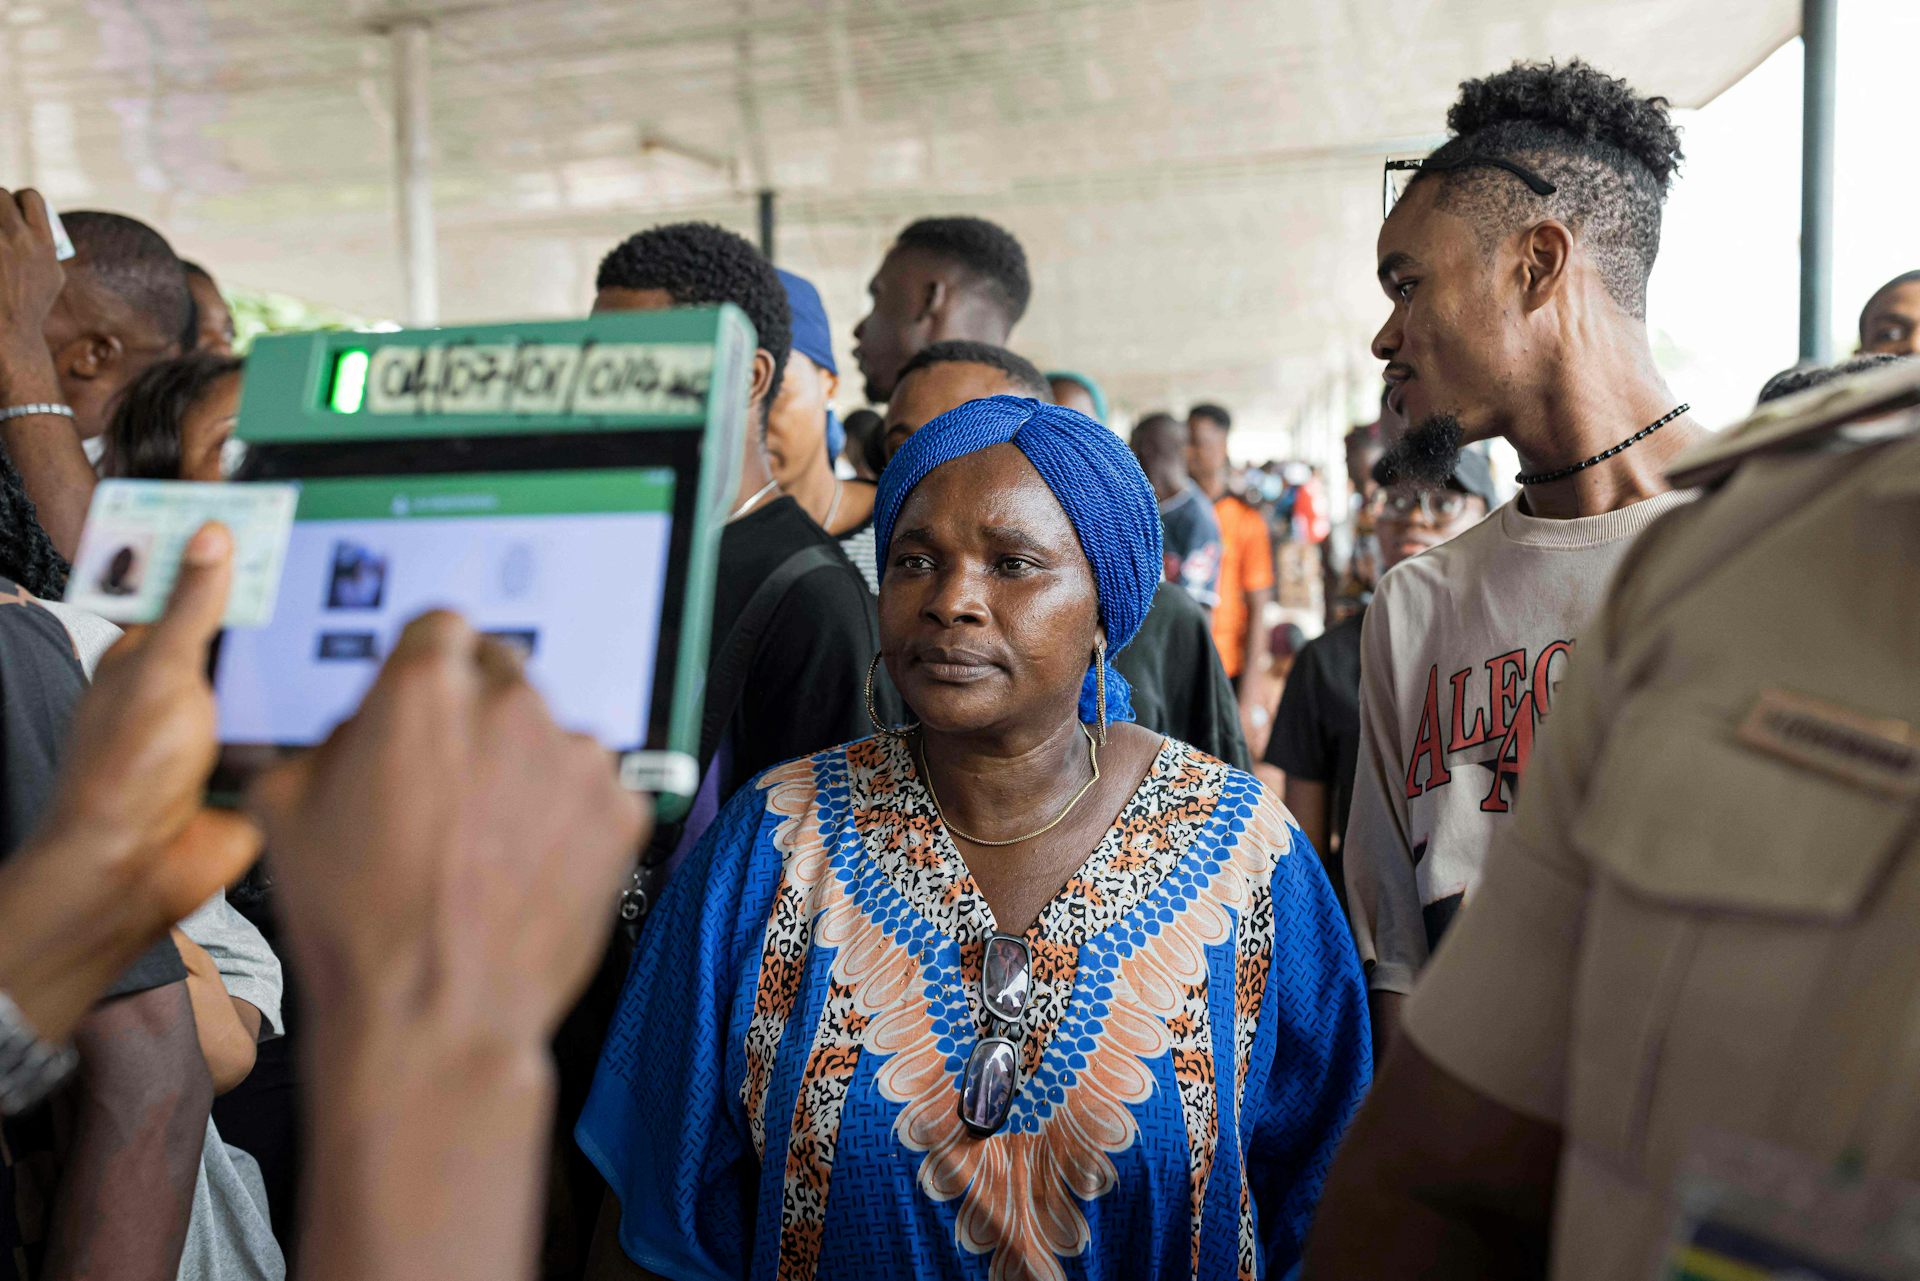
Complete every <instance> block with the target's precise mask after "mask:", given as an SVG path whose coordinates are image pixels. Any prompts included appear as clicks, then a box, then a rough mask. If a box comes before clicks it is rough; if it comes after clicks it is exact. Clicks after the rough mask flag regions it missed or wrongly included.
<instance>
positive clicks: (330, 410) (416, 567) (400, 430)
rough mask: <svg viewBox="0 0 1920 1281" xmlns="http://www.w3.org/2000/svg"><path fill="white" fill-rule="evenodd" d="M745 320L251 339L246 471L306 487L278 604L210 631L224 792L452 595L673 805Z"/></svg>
mask: <svg viewBox="0 0 1920 1281" xmlns="http://www.w3.org/2000/svg"><path fill="white" fill-rule="evenodd" d="M754 342H755V338H754V333H753V328H752V326H751V324H749V323H748V322H747V320H746V318H745V317H744V316H743V315H742V314H741V313H740V312H739V311H738V310H736V309H735V308H733V307H731V306H722V307H718V308H705V309H698V310H687V311H675V312H661V313H650V314H625V315H608V316H597V317H593V318H591V319H589V320H585V321H567V322H558V323H529V324H520V325H492V326H484V327H474V328H449V329H433V330H417V331H399V332H395V333H382V334H356V333H325V334H300V335H291V336H281V337H270V338H264V339H262V340H261V341H260V342H259V343H258V344H256V346H255V347H254V349H253V352H252V354H251V356H250V357H249V360H248V370H247V385H246V392H245V396H244V399H243V402H242V404H241V408H240V421H239V428H238V435H239V437H240V439H242V440H244V441H245V442H246V443H247V445H248V450H249V453H248V463H247V466H246V468H245V470H244V471H243V473H242V475H241V477H240V479H239V481H238V482H237V487H238V488H240V489H252V488H256V487H257V488H259V489H261V490H263V491H265V490H266V489H267V488H268V487H270V486H272V487H282V488H285V487H289V486H291V487H293V488H294V489H296V490H297V494H298V497H297V502H296V503H295V504H294V506H293V510H292V522H291V529H290V530H289V531H286V532H285V533H284V535H283V538H284V568H283V569H282V570H281V572H280V574H279V578H278V583H277V586H276V587H275V588H274V589H273V591H272V601H271V608H270V609H269V610H267V611H265V613H264V615H262V616H260V617H257V618H250V619H248V620H247V621H249V622H252V623H255V624H256V625H253V626H248V627H238V626H236V627H232V628H230V629H229V630H228V631H227V632H225V633H224V634H223V635H222V637H221V640H220V643H219V645H218V647H217V649H216V652H215V655H214V660H213V684H214V690H215V694H216V696H217V700H218V704H219V717H220V740H221V745H222V746H221V759H220V764H219V766H218V768H217V769H216V772H215V776H214V783H213V791H214V793H215V795H216V796H221V795H233V794H236V793H237V792H238V791H239V790H240V789H241V788H243V787H244V786H245V783H246V781H247V778H248V777H249V776H250V775H251V774H252V773H254V772H255V771H257V770H258V769H260V768H262V767H263V766H265V765H267V764H269V763H271V762H272V761H273V760H275V759H278V758H279V757H281V756H282V755H284V754H286V753H288V752H292V751H297V750H300V749H302V748H306V747H310V746H312V745H313V744H315V743H317V742H319V741H321V740H322V739H324V738H325V737H326V735H327V734H328V733H329V732H330V731H331V730H332V729H333V728H334V726H336V725H337V724H339V722H340V721H341V720H342V719H344V718H345V717H346V716H348V715H349V714H350V713H351V712H352V711H353V709H354V708H355V707H356V706H357V705H358V703H359V701H360V699H361V697H362V696H363V695H364V694H365V692H366V690H367V688H368V686H369V685H370V684H371V682H372V680H373V678H374V675H375V673H376V672H377V671H378V669H379V665H380V662H381V660H382V659H384V658H385V657H386V655H387V654H388V653H389V652H390V651H391V649H392V646H393V643H394V641H395V640H396V638H397V637H398V636H399V634H400V632H401V630H402V629H403V628H404V627H405V626H406V624H407V623H408V622H409V621H410V620H412V619H413V618H416V617H418V616H419V615H420V614H421V613H424V612H426V611H428V610H432V609H451V610H454V611H456V612H458V613H460V614H462V615H464V616H465V617H466V618H467V619H468V621H469V622H471V623H472V624H473V625H474V626H475V627H476V628H477V629H479V630H480V631H482V632H485V633H487V634H489V635H492V636H494V637H496V638H498V639H500V640H503V641H505V642H507V643H508V644H511V645H513V646H514V647H515V648H517V649H518V650H520V651H521V653H522V654H523V655H524V657H525V660H526V670H527V674H528V677H529V679H530V680H531V681H532V683H533V684H534V686H535V687H536V688H537V689H539V690H540V692H541V693H542V694H543V695H544V696H545V698H546V699H547V701H548V703H549V705H550V706H551V707H552V709H553V713H554V715H555V718H556V719H557V720H559V721H560V723H561V724H562V725H564V726H566V727H567V728H569V729H572V730H576V731H579V732H583V733H587V734H591V735H593V736H594V737H595V738H597V739H598V740H599V741H600V742H602V743H603V744H605V745H606V746H607V747H608V748H609V749H611V750H612V751H614V752H616V753H618V754H619V757H620V769H621V777H622V780H623V781H624V782H626V783H627V784H628V785H629V786H633V787H637V788H644V789H645V790H649V791H653V792H656V793H657V794H658V795H659V803H660V808H661V811H662V812H663V813H664V814H666V815H668V816H669V817H671V816H673V815H674V814H675V813H677V812H678V810H679V809H681V808H683V807H684V805H685V803H686V801H687V799H688V798H690V797H691V795H692V793H693V791H694V789H695V787H696V785H697V783H698V777H697V772H696V768H695V765H694V756H695V753H696V751H697V749H698V741H699V729H700V699H701V691H702V686H703V683H704V675H705V664H706V655H707V641H708V628H709V612H710V609H711V601H712V594H713V571H714V561H715V558H716V555H717V552H718V542H719V534H720V528H721V525H722V524H723V522H724V519H725V516H726V512H725V504H726V502H727V499H728V497H729V496H730V495H731V494H732V492H733V489H734V486H735V483H736V481H737V478H738V466H739V453H740V442H741V437H742V433H743V432H744V430H745V421H744V413H743V406H742V403H741V402H742V398H741V397H740V396H739V395H737V394H730V391H731V389H733V388H736V387H739V386H742V385H744V383H745V381H746V379H747V376H748V371H749V369H750V364H751V360H752V355H753V349H754ZM172 488H175V489H179V488H185V487H181V486H173V487H172ZM187 533H191V530H190V529H189V530H188V531H187ZM184 536H185V535H182V537H184ZM95 554H96V555H97V554H100V553H95ZM248 554H249V553H248V549H247V548H246V547H245V545H244V543H243V544H242V546H241V549H240V558H241V559H242V560H245V559H246V558H247V556H248ZM83 560H84V557H83ZM110 568H111V567H110V566H109V569H110Z"/></svg>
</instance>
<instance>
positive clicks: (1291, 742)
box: [1266, 449, 1500, 897]
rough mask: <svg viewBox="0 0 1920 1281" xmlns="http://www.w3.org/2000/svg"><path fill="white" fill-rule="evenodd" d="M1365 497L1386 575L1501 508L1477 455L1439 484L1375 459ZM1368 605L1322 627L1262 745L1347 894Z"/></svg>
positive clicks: (1468, 454)
mask: <svg viewBox="0 0 1920 1281" xmlns="http://www.w3.org/2000/svg"><path fill="white" fill-rule="evenodd" d="M1371 480H1372V482H1373V483H1372V484H1371V485H1370V486H1369V489H1371V490H1372V491H1373V494H1372V497H1371V498H1370V499H1369V503H1370V509H1369V512H1368V514H1369V515H1370V517H1371V520H1372V525H1373V528H1374V530H1375V534H1376V537H1377V538H1378V541H1379V546H1380V572H1381V573H1382V574H1383V575H1384V574H1385V573H1386V571H1388V570H1390V569H1392V568H1393V567H1394V566H1396V565H1398V564H1399V563H1400V562H1401V561H1403V560H1408V559H1410V558H1412V557H1414V556H1418V555H1419V554H1420V553H1422V552H1425V551H1430V550H1432V549H1433V548H1435V547H1438V546H1439V545H1440V544H1441V543H1444V542H1447V541H1448V540H1449V539H1452V538H1455V537H1457V536H1459V535H1460V534H1464V533H1465V532H1466V531H1467V530H1469V529H1471V528H1472V527H1473V526H1475V525H1477V524H1479V523H1480V522H1481V521H1482V520H1484V519H1486V516H1487V513H1488V512H1490V511H1492V510H1493V509H1494V508H1495V507H1497V506H1499V505H1500V500H1499V497H1498V495H1497V494H1496V493H1495V492H1494V487H1493V472H1492V469H1491V468H1489V467H1488V465H1487V460H1486V456H1485V455H1484V454H1482V453H1481V452H1480V451H1478V450H1472V449H1469V450H1463V451H1461V454H1460V459H1459V461H1458V462H1456V463H1455V464H1454V467H1453V474H1452V475H1451V476H1449V477H1447V479H1446V481H1445V483H1444V484H1442V485H1441V486H1439V487H1431V486H1426V485H1421V484H1418V483H1416V482H1414V481H1413V480H1411V479H1409V478H1406V477H1400V478H1397V479H1396V478H1394V477H1393V476H1392V475H1391V473H1390V472H1388V470H1387V469H1386V468H1384V467H1382V466H1381V465H1380V464H1379V463H1378V462H1376V463H1375V465H1374V467H1373V474H1372V477H1371ZM1365 618H1366V608H1365V606H1362V607H1361V608H1360V610H1359V611H1358V612H1357V613H1355V614H1353V615H1351V616H1350V617H1347V618H1344V619H1342V620H1341V621H1340V622H1338V623H1335V624H1334V625H1333V626H1332V627H1329V628H1328V629H1327V630H1326V631H1325V632H1324V633H1322V634H1321V635H1320V636H1319V637H1317V638H1316V639H1314V640H1312V641H1310V642H1309V643H1308V644H1307V646H1306V648H1305V649H1303V650H1301V651H1300V656H1299V657H1298V658H1297V659H1295V660H1294V664H1293V671H1292V672H1291V673H1289V674H1288V676H1287V686H1286V691H1285V692H1284V693H1283V694H1281V696H1280V711H1279V713H1278V714H1277V715H1276V716H1275V717H1274V720H1273V734H1272V735H1271V736H1270V737H1269V738H1268V739H1267V752H1266V762H1267V764H1269V765H1271V766H1273V767H1274V768H1275V769H1277V770H1279V771H1281V772H1282V773H1283V774H1285V775H1286V777H1287V783H1286V790H1285V797H1286V802H1287V808H1288V809H1289V810H1291V811H1292V812H1293V816H1294V818H1295V819H1297V820H1298V821H1299V823H1300V830H1302V831H1303V832H1305V833H1306V834H1307V839H1309V840H1311V841H1312V842H1313V848H1314V849H1316V850H1318V851H1320V859H1321V861H1322V862H1323V863H1324V864H1325V865H1326V868H1327V876H1328V878H1329V879H1330V880H1332V882H1333V886H1334V888H1335V889H1336V890H1338V891H1340V892H1341V894H1342V896H1343V897H1344V895H1345V890H1346V884H1345V880H1344V878H1343V876H1342V873H1341V857H1340V855H1341V846H1342V844H1343V843H1344V840H1345V837H1346V831H1347V807H1348V805H1349V804H1350V803H1351V802H1352V800H1353V770H1354V764H1355V762H1356V760H1357V759H1358V758H1359V753H1360V633H1361V625H1362V622H1363V620H1364V619H1365Z"/></svg>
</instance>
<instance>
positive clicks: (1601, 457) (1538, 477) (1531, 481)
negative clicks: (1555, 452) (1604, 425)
mask: <svg viewBox="0 0 1920 1281" xmlns="http://www.w3.org/2000/svg"><path fill="white" fill-rule="evenodd" d="M1691 408H1693V406H1691V405H1685V404H1682V405H1675V406H1674V407H1673V408H1672V409H1671V410H1669V411H1668V412H1667V414H1666V415H1665V416H1664V417H1662V418H1656V419H1655V420H1654V421H1652V422H1650V423H1648V424H1647V425H1646V426H1645V427H1642V428H1641V429H1640V430H1639V431H1637V432H1635V433H1633V435H1631V436H1629V437H1627V438H1626V439H1625V440H1623V441H1621V442H1620V443H1619V444H1617V445H1615V446H1614V447H1613V448H1612V449H1608V450H1605V451H1603V452H1601V453H1598V454H1595V455H1594V456H1593V457H1591V458H1589V459H1587V460H1586V461H1585V462H1583V463H1575V464H1574V465H1573V466H1571V467H1562V468H1561V469H1560V470H1559V471H1536V472H1521V473H1520V474H1519V475H1518V476H1515V477H1514V478H1513V479H1514V480H1515V481H1516V482H1517V483H1519V484H1522V485H1545V484H1547V483H1548V482H1549V481H1555V480H1565V479H1566V478H1567V477H1569V476H1571V475H1573V474H1574V473H1575V472H1577V471H1585V470H1586V469H1587V468H1589V467H1591V466H1593V465H1594V464H1595V463H1604V462H1606V461H1607V459H1609V458H1612V457H1613V456H1614V455H1615V454H1619V453H1624V452H1626V451H1627V450H1629V449H1632V448H1633V447H1634V446H1635V445H1637V444H1639V443H1640V442H1641V441H1643V440H1645V439H1646V438H1647V437H1649V436H1651V435H1653V433H1655V432H1657V431H1659V430H1660V429H1661V428H1662V427H1665V426H1666V425H1667V424H1668V423H1670V422H1672V421H1673V420H1674V419H1676V418H1678V417H1679V416H1680V415H1681V414H1684V413H1686V412H1687V411H1688V410H1689V409H1691Z"/></svg>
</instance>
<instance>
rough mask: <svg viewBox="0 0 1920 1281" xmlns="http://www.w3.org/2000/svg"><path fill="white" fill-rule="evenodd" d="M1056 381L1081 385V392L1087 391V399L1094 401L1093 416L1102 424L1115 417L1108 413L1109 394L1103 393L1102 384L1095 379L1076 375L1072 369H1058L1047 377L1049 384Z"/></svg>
mask: <svg viewBox="0 0 1920 1281" xmlns="http://www.w3.org/2000/svg"><path fill="white" fill-rule="evenodd" d="M1055 379H1058V380H1059V381H1061V382H1064V383H1079V384H1080V387H1081V390H1083V391H1085V392H1086V393H1087V397H1088V398H1089V399H1090V400H1092V401H1093V416H1094V417H1095V418H1098V419H1099V420H1100V421H1101V422H1103V423H1104V422H1106V421H1108V420H1109V419H1111V418H1112V417H1113V415H1112V414H1111V413H1109V412H1107V393H1105V392H1103V391H1101V390H1100V384H1099V383H1097V382H1095V381H1093V379H1091V378H1089V377H1087V376H1086V375H1085V374H1076V373H1074V372H1073V371H1072V370H1071V369H1056V370H1054V371H1053V372H1051V373H1049V374H1048V375H1047V381H1048V382H1053V381H1054V380H1055Z"/></svg>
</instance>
